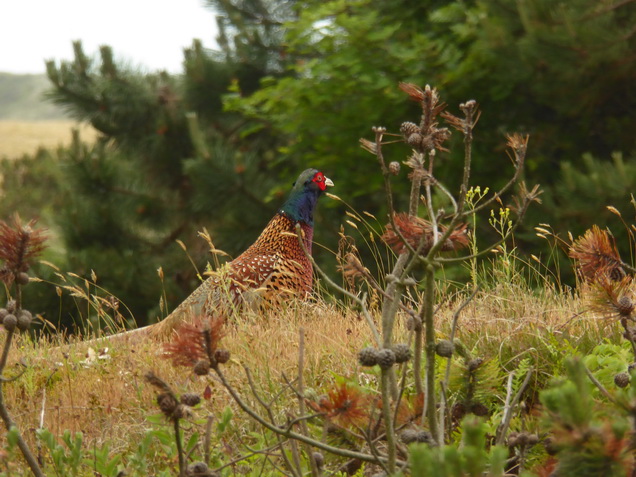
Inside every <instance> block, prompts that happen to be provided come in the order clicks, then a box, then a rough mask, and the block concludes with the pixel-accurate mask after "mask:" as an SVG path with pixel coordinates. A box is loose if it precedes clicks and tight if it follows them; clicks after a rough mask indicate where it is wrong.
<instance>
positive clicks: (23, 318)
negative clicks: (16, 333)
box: [17, 310, 33, 331]
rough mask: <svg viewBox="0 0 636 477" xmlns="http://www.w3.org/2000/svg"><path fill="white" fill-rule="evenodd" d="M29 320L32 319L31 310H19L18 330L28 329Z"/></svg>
mask: <svg viewBox="0 0 636 477" xmlns="http://www.w3.org/2000/svg"><path fill="white" fill-rule="evenodd" d="M31 321H33V316H32V315H31V312H29V311H27V310H21V311H20V314H19V315H18V323H17V326H18V329H19V330H20V331H26V330H28V329H29V326H31Z"/></svg>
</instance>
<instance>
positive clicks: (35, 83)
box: [0, 73, 68, 121]
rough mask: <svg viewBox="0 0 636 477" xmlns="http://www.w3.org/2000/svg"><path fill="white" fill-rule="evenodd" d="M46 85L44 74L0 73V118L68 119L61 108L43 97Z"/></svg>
mask: <svg viewBox="0 0 636 477" xmlns="http://www.w3.org/2000/svg"><path fill="white" fill-rule="evenodd" d="M48 87H49V81H48V79H47V77H46V76H45V75H15V74H10V73H0V120H8V119H12V120H21V121H34V120H60V119H68V118H67V116H65V114H64V111H63V109H62V108H60V107H58V106H56V105H54V104H52V103H50V102H48V101H46V100H45V99H44V93H45V91H46V89H47V88H48Z"/></svg>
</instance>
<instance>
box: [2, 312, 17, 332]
mask: <svg viewBox="0 0 636 477" xmlns="http://www.w3.org/2000/svg"><path fill="white" fill-rule="evenodd" d="M17 323H18V319H17V318H16V317H15V315H5V316H4V318H3V319H2V326H4V328H5V329H6V330H7V331H13V330H15V327H16V325H17Z"/></svg>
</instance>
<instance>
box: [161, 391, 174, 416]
mask: <svg viewBox="0 0 636 477" xmlns="http://www.w3.org/2000/svg"><path fill="white" fill-rule="evenodd" d="M157 404H158V405H159V409H161V412H162V413H163V414H164V416H166V417H168V418H172V416H173V414H174V412H175V409H176V408H177V406H178V405H179V403H178V402H177V400H176V399H175V398H174V396H173V395H172V394H170V393H160V394H158V395H157Z"/></svg>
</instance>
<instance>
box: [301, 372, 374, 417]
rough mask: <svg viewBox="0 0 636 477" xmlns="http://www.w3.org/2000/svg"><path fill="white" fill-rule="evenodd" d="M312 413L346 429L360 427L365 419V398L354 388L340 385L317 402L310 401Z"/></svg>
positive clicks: (366, 401) (366, 402)
mask: <svg viewBox="0 0 636 477" xmlns="http://www.w3.org/2000/svg"><path fill="white" fill-rule="evenodd" d="M308 404H309V406H310V407H311V408H312V409H314V411H317V412H322V413H324V415H325V417H327V418H328V419H329V420H330V421H331V422H333V423H334V424H336V425H338V426H342V427H347V426H352V425H360V424H362V423H363V422H364V421H365V420H366V419H367V409H368V400H367V397H366V396H365V395H364V394H363V393H362V392H361V391H360V390H359V389H358V388H356V387H354V386H352V385H349V384H347V383H340V384H338V385H336V387H334V388H333V389H331V390H330V391H329V392H328V393H327V396H323V397H322V398H321V399H320V400H319V401H318V402H313V401H310V402H308Z"/></svg>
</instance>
